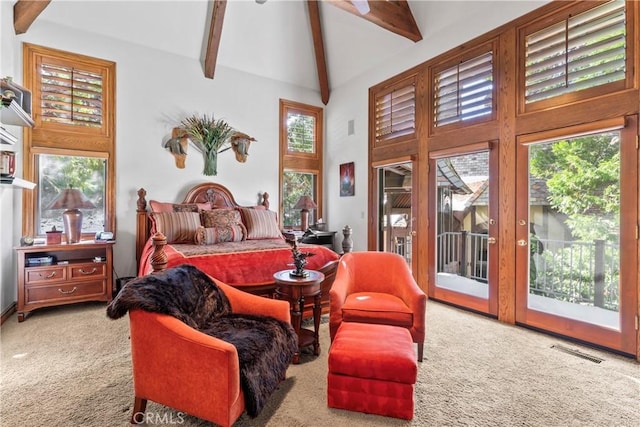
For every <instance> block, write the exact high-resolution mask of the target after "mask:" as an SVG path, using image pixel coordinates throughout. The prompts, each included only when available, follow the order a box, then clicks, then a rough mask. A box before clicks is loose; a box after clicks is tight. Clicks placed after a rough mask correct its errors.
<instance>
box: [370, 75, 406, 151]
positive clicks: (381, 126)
mask: <svg viewBox="0 0 640 427" xmlns="http://www.w3.org/2000/svg"><path fill="white" fill-rule="evenodd" d="M375 102H376V105H375V114H376V119H375V120H376V141H377V142H380V141H384V140H387V139H392V138H397V137H400V136H404V135H411V134H413V133H415V130H416V87H415V84H414V83H413V82H412V83H411V84H410V85H408V86H403V87H400V88H398V89H395V90H392V91H391V92H387V93H384V94H381V95H379V96H377V97H376V101H375Z"/></svg>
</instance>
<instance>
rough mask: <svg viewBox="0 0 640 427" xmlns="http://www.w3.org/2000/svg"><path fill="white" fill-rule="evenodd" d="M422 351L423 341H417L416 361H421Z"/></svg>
mask: <svg viewBox="0 0 640 427" xmlns="http://www.w3.org/2000/svg"><path fill="white" fill-rule="evenodd" d="M423 351H424V343H423V342H419V343H418V362H422V354H423Z"/></svg>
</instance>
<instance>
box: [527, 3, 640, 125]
mask: <svg viewBox="0 0 640 427" xmlns="http://www.w3.org/2000/svg"><path fill="white" fill-rule="evenodd" d="M605 3H607V2H599V3H594V2H591V1H588V2H570V3H569V4H568V5H566V6H564V7H560V8H559V9H557V10H554V11H553V12H550V13H549V14H547V15H543V16H541V17H540V18H539V19H537V20H533V21H530V22H529V23H527V24H526V25H523V26H521V27H519V28H518V29H517V31H518V41H517V46H518V52H519V53H518V72H517V75H518V81H517V92H518V94H517V97H518V115H525V114H527V113H532V112H537V111H544V110H549V109H553V108H554V107H557V106H558V105H568V104H573V103H576V102H580V101H584V100H587V99H592V98H596V97H599V96H603V95H607V94H611V93H616V92H621V91H624V90H626V89H632V88H633V87H634V82H633V79H634V74H635V73H637V70H636V71H635V73H634V69H635V67H634V63H633V57H634V52H635V51H636V46H635V43H636V42H635V38H636V37H637V35H636V33H634V32H633V24H634V22H635V19H636V18H635V10H636V9H635V8H634V7H633V6H630V5H629V4H628V2H627V4H626V9H625V14H626V53H627V54H626V57H625V61H626V76H625V78H624V79H623V80H617V81H614V82H611V83H606V84H603V85H599V86H594V87H591V88H587V89H583V90H579V91H575V92H569V93H565V94H562V95H558V96H554V97H551V98H548V99H543V100H540V101H536V102H531V103H528V104H527V103H526V87H525V81H526V76H525V74H526V60H527V58H526V47H525V43H526V39H527V37H528V36H529V35H531V34H534V33H536V32H538V31H540V30H543V29H544V28H547V27H550V26H552V25H555V24H558V23H560V22H562V21H564V20H566V19H568V18H569V17H571V16H574V15H577V14H580V13H582V12H586V11H588V10H590V9H593V8H594V7H597V6H599V5H601V4H605Z"/></svg>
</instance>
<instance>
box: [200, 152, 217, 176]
mask: <svg viewBox="0 0 640 427" xmlns="http://www.w3.org/2000/svg"><path fill="white" fill-rule="evenodd" d="M202 173H203V174H204V175H207V176H216V175H218V152H217V151H210V152H208V153H207V154H205V156H204V170H203V171H202Z"/></svg>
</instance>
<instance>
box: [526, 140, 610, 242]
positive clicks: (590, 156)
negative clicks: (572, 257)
mask: <svg viewBox="0 0 640 427" xmlns="http://www.w3.org/2000/svg"><path fill="white" fill-rule="evenodd" d="M530 171H531V174H532V175H533V176H534V177H537V178H542V179H544V180H546V183H547V186H548V189H549V202H550V204H551V206H552V207H553V208H554V209H555V210H556V211H558V212H561V213H564V214H566V215H567V217H568V220H567V225H568V226H569V228H570V229H571V231H572V233H573V234H574V235H575V236H576V237H578V238H579V239H582V240H593V239H595V238H603V236H607V237H608V238H614V236H617V234H618V226H619V215H620V148H619V137H618V134H617V133H603V134H598V135H589V136H585V137H579V138H574V139H570V140H560V141H554V142H552V143H549V144H539V145H533V146H531V148H530Z"/></svg>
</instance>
